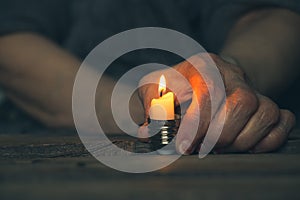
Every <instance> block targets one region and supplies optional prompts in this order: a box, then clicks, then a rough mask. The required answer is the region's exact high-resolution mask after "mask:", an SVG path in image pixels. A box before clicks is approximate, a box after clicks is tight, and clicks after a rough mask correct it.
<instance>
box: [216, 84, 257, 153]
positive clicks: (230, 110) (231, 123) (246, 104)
mask: <svg viewBox="0 0 300 200" xmlns="http://www.w3.org/2000/svg"><path fill="white" fill-rule="evenodd" d="M231 90H232V91H231V92H229V96H228V97H227V99H226V103H225V105H224V106H223V107H222V108H221V109H223V110H224V111H225V112H226V119H225V124H224V127H223V130H222V134H221V136H220V138H219V140H218V142H217V145H216V147H217V148H223V147H227V146H229V145H231V144H232V143H233V142H234V140H235V139H236V137H237V136H238V134H239V133H240V132H241V130H242V129H243V128H244V127H245V125H246V124H247V122H248V121H249V119H250V118H251V117H252V115H253V114H254V113H255V112H256V110H257V108H258V99H257V96H256V94H255V93H254V92H253V91H252V90H251V89H250V88H249V87H248V86H247V85H246V84H245V83H243V82H236V83H234V87H233V88H232V89H231Z"/></svg>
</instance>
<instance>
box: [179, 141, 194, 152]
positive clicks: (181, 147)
mask: <svg viewBox="0 0 300 200" xmlns="http://www.w3.org/2000/svg"><path fill="white" fill-rule="evenodd" d="M190 145H191V143H190V142H189V141H188V140H183V141H182V142H181V143H180V145H179V149H178V150H179V153H180V154H183V155H186V154H187V153H186V151H187V150H188V148H189V147H190Z"/></svg>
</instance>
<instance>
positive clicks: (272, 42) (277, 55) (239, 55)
mask: <svg viewBox="0 0 300 200" xmlns="http://www.w3.org/2000/svg"><path fill="white" fill-rule="evenodd" d="M299 24H300V16H299V15H298V14H296V13H294V12H292V11H289V10H285V9H272V8H270V9H264V10H258V11H252V12H250V13H248V14H246V15H245V16H244V17H242V18H241V19H240V20H239V21H238V22H237V23H236V25H235V26H234V27H233V29H232V30H231V31H230V33H229V36H228V38H227V41H226V42H225V45H224V47H223V49H222V51H221V55H223V56H224V57H230V58H232V59H233V60H235V61H236V62H237V64H238V65H239V66H240V67H241V68H242V69H243V70H244V71H245V73H246V74H247V76H248V77H249V79H250V80H251V82H252V83H253V85H254V86H255V88H256V89H258V90H259V91H260V92H261V93H262V94H264V95H267V96H271V97H276V96H278V95H280V93H281V92H282V91H284V90H285V89H286V88H287V87H289V86H290V85H291V83H292V82H293V81H294V80H295V79H296V78H297V77H299V72H300V69H299V67H298V66H297V65H298V63H299V61H300V59H299V52H300V37H299V35H300V27H299Z"/></svg>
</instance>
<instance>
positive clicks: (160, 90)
mask: <svg viewBox="0 0 300 200" xmlns="http://www.w3.org/2000/svg"><path fill="white" fill-rule="evenodd" d="M166 90H167V84H166V77H165V76H164V75H161V77H160V79H159V87H158V94H159V96H162V95H163V94H164V93H165V92H166Z"/></svg>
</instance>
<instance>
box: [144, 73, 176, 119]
mask: <svg viewBox="0 0 300 200" xmlns="http://www.w3.org/2000/svg"><path fill="white" fill-rule="evenodd" d="M166 90H167V87H166V78H165V76H164V75H162V76H161V77H160V81H159V87H158V94H159V96H160V97H159V98H158V99H152V101H151V107H150V119H153V120H174V118H175V114H174V94H173V92H168V93H167V94H165V92H166Z"/></svg>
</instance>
